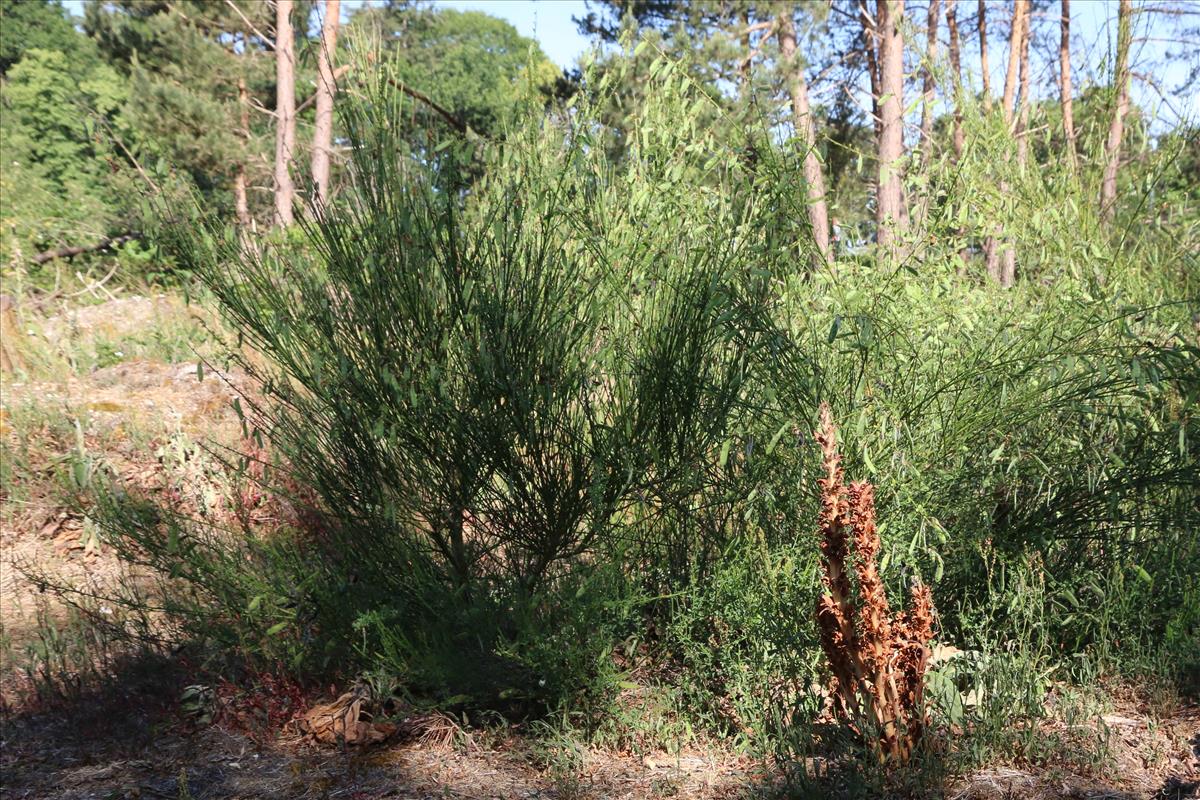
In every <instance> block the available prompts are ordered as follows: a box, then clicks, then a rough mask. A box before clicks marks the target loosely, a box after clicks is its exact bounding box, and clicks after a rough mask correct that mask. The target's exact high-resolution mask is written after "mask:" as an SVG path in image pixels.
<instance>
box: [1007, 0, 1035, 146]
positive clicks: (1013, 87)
mask: <svg viewBox="0 0 1200 800" xmlns="http://www.w3.org/2000/svg"><path fill="white" fill-rule="evenodd" d="M1028 5H1029V0H1016V2H1014V3H1013V13H1012V31H1011V33H1010V34H1009V37H1008V71H1007V72H1006V73H1005V74H1004V109H1003V111H1004V124H1005V125H1007V126H1008V129H1009V131H1010V132H1011V131H1012V129H1013V103H1014V101H1015V99H1016V94H1017V78H1018V76H1019V75H1020V68H1021V36H1022V34H1023V32H1024V30H1025V14H1026V13H1027V12H1028V10H1029V8H1028Z"/></svg>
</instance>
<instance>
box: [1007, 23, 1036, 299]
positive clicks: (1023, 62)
mask: <svg viewBox="0 0 1200 800" xmlns="http://www.w3.org/2000/svg"><path fill="white" fill-rule="evenodd" d="M1029 23H1030V9H1029V7H1028V6H1026V7H1025V11H1024V13H1022V15H1021V36H1020V39H1021V41H1020V63H1019V68H1020V75H1021V80H1020V90H1019V94H1020V98H1019V100H1018V101H1017V102H1018V104H1019V106H1020V108H1019V110H1018V112H1017V169H1018V171H1019V172H1020V173H1022V174H1023V173H1024V172H1025V162H1026V159H1027V158H1028V151H1029V147H1028V144H1029V141H1028V139H1029V137H1028V136H1026V131H1027V130H1028V128H1029V105H1030V103H1029V38H1030V37H1029ZM1016 282H1017V251H1016V248H1015V247H1014V243H1013V242H1011V241H1010V242H1009V243H1008V247H1007V248H1006V249H1005V251H1004V266H1003V270H1002V272H1001V275H1000V285H1001V286H1004V287H1005V288H1008V287H1010V286H1012V285H1013V284H1014V283H1016Z"/></svg>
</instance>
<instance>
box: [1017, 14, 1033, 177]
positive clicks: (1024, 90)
mask: <svg viewBox="0 0 1200 800" xmlns="http://www.w3.org/2000/svg"><path fill="white" fill-rule="evenodd" d="M1029 11H1030V9H1029V8H1028V7H1027V8H1026V9H1025V14H1024V15H1023V23H1022V31H1021V63H1020V68H1021V88H1020V99H1019V100H1018V101H1017V102H1018V106H1019V107H1018V111H1017V166H1018V167H1019V168H1020V169H1021V171H1022V172H1024V170H1025V161H1026V159H1027V157H1028V150H1029V136H1028V135H1027V131H1028V130H1029V108H1030V105H1031V103H1030V102H1029V39H1030V38H1031V37H1030V30H1029V23H1030V22H1031V15H1030V13H1029Z"/></svg>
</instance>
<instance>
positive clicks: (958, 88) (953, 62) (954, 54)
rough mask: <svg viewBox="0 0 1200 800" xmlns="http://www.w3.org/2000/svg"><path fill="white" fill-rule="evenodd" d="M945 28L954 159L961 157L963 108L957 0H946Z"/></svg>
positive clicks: (963, 141) (957, 159) (963, 140)
mask: <svg viewBox="0 0 1200 800" xmlns="http://www.w3.org/2000/svg"><path fill="white" fill-rule="evenodd" d="M946 28H947V29H948V30H949V33H950V71H951V73H952V75H951V79H952V80H953V81H954V139H953V141H954V160H955V161H956V162H957V161H959V160H961V159H962V154H963V147H964V145H965V144H966V142H965V139H964V138H963V109H962V63H961V59H962V54H961V52H960V49H959V48H960V45H959V41H958V0H946Z"/></svg>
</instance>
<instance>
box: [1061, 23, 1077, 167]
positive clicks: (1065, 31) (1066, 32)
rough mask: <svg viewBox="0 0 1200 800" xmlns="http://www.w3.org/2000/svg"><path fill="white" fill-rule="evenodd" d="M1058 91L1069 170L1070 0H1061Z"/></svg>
mask: <svg viewBox="0 0 1200 800" xmlns="http://www.w3.org/2000/svg"><path fill="white" fill-rule="evenodd" d="M1058 67H1059V73H1058V91H1059V95H1060V96H1061V97H1062V118H1063V136H1064V137H1065V138H1066V140H1067V143H1066V147H1067V159H1068V163H1069V164H1070V167H1071V170H1072V171H1075V169H1076V155H1075V112H1074V106H1073V94H1074V90H1073V89H1072V88H1071V0H1062V39H1061V41H1060V42H1059V45H1058Z"/></svg>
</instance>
